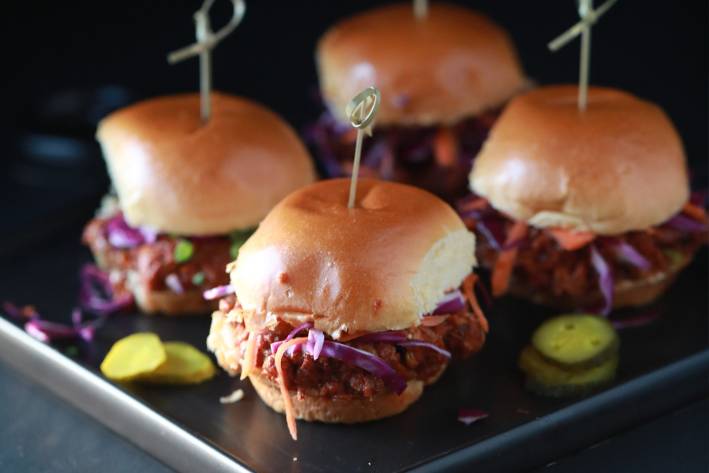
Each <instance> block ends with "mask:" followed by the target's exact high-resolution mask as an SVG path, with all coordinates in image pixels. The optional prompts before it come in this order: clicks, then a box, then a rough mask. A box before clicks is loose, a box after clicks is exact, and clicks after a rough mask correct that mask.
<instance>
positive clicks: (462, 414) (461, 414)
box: [458, 407, 490, 425]
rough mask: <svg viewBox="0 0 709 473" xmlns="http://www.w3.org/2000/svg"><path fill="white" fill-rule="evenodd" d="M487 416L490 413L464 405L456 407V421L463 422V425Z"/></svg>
mask: <svg viewBox="0 0 709 473" xmlns="http://www.w3.org/2000/svg"><path fill="white" fill-rule="evenodd" d="M489 416H490V414H488V413H487V412H485V411H482V410H480V409H470V408H464V407H461V408H460V409H458V421H460V422H462V423H464V424H465V425H470V424H472V423H473V422H477V421H479V420H481V419H485V418H486V417H489Z"/></svg>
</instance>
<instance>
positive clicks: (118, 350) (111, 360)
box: [101, 332, 167, 381]
mask: <svg viewBox="0 0 709 473" xmlns="http://www.w3.org/2000/svg"><path fill="white" fill-rule="evenodd" d="M166 359H167V355H166V354H165V348H163V344H162V342H160V338H158V336H157V335H155V334H154V333H148V332H141V333H134V334H133V335H129V336H127V337H125V338H122V339H120V340H118V341H117V342H116V343H114V344H113V346H112V347H111V349H110V350H109V352H108V354H107V355H106V358H104V360H103V362H102V363H101V372H102V373H103V374H104V376H106V377H107V378H108V379H112V380H114V381H132V380H134V379H137V378H139V377H140V376H142V375H144V374H146V373H150V372H152V371H155V369H157V368H158V367H159V366H160V365H162V364H163V363H164V362H165V360H166Z"/></svg>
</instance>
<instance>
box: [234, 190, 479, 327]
mask: <svg viewBox="0 0 709 473" xmlns="http://www.w3.org/2000/svg"><path fill="white" fill-rule="evenodd" d="M349 182H350V181H349V179H334V180H327V181H321V182H318V183H315V184H312V185H310V186H308V187H305V188H302V189H300V190H298V191H295V192H294V193H292V194H291V195H289V196H288V197H286V198H285V199H284V200H283V201H281V202H280V203H279V204H278V205H277V206H276V207H274V209H273V210H272V211H271V213H269V214H268V216H266V218H265V219H264V220H263V222H261V224H260V225H259V228H258V230H257V231H256V233H254V234H253V235H252V236H251V238H250V239H249V240H248V241H247V242H246V243H245V244H244V245H243V246H242V247H241V250H240V251H239V257H238V258H237V260H236V262H235V264H233V265H231V283H232V286H233V287H234V290H235V292H236V295H237V297H238V299H239V302H240V304H241V306H242V307H243V308H244V310H246V311H251V312H252V313H255V314H261V315H265V314H269V315H270V314H275V315H277V316H279V317H280V318H282V319H285V320H289V319H290V320H293V319H301V320H313V322H314V324H315V327H316V328H318V329H320V330H323V331H324V332H326V333H328V334H330V335H332V336H333V337H334V338H339V337H340V335H341V334H342V333H348V334H355V333H361V332H374V331H381V330H396V329H405V328H409V327H412V326H415V325H418V324H419V323H420V320H421V316H422V315H423V314H426V313H429V312H432V311H433V310H434V309H435V307H436V305H437V303H438V302H439V301H440V300H441V299H442V298H443V296H444V294H445V292H446V291H447V290H450V289H453V288H457V287H459V286H460V284H461V283H462V281H463V279H464V278H465V277H466V276H467V275H468V274H470V272H471V271H472V269H473V265H474V264H475V237H474V236H473V234H472V233H470V232H469V231H468V230H467V229H466V228H465V225H464V224H463V222H462V221H461V220H460V218H459V217H458V215H457V214H456V213H455V212H454V211H453V209H451V208H450V207H449V206H448V205H447V204H446V203H445V202H443V201H442V200H440V199H439V198H438V197H436V196H434V195H433V194H430V193H428V192H426V191H423V190H420V189H417V188H415V187H411V186H406V185H403V184H396V183H391V182H383V181H377V180H372V179H362V180H360V181H359V185H358V187H357V201H356V204H355V207H354V208H353V209H348V208H347V195H348V191H349ZM247 323H248V321H247Z"/></svg>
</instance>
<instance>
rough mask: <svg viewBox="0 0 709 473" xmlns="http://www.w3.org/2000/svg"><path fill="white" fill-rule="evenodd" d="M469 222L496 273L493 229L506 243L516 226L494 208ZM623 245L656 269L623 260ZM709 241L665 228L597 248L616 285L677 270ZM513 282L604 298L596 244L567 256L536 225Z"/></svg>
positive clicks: (560, 294)
mask: <svg viewBox="0 0 709 473" xmlns="http://www.w3.org/2000/svg"><path fill="white" fill-rule="evenodd" d="M482 219H484V226H485V228H477V222H479V221H480V220H482ZM464 220H465V221H466V223H467V225H468V226H469V228H470V229H471V230H474V231H476V233H477V234H478V237H479V238H478V240H477V243H478V245H477V256H478V259H479V260H480V261H481V264H482V265H483V266H484V267H487V268H492V267H493V266H494V264H495V261H496V260H497V257H498V254H499V250H498V249H497V248H496V246H499V243H497V242H495V243H493V242H491V238H495V236H494V235H493V233H495V232H493V231H491V229H495V230H496V233H498V236H497V240H499V241H504V235H505V234H506V232H507V230H509V228H511V226H512V225H513V223H514V222H513V221H512V220H510V219H508V218H507V217H505V216H504V215H502V214H500V213H498V212H495V211H494V210H490V209H483V210H482V211H480V212H479V213H478V218H477V219H476V218H473V217H466V218H465V219H464ZM619 241H623V242H625V243H627V244H629V245H631V246H632V247H633V248H634V249H635V250H636V251H637V252H638V253H640V254H641V255H642V256H643V257H644V258H645V259H646V260H647V261H648V262H649V263H650V267H649V268H648V269H646V270H642V269H640V268H638V267H637V266H634V265H632V264H630V263H628V262H627V261H623V260H622V259H620V258H619V257H618V255H617V253H616V252H615V250H614V248H615V247H617V244H618V242H619ZM706 241H707V234H706V233H702V232H685V231H680V230H677V229H675V228H672V227H669V226H667V225H661V226H658V227H654V228H651V229H648V230H644V231H632V232H628V233H624V234H622V235H617V236H613V237H596V239H595V240H594V241H593V245H594V246H595V248H596V249H597V250H598V251H599V252H600V253H601V255H602V256H603V258H604V259H605V261H606V262H607V263H608V264H609V265H610V267H611V271H612V274H613V280H614V282H615V284H618V283H620V282H622V281H637V280H641V279H645V278H647V277H649V276H650V275H652V274H656V273H659V272H665V271H667V270H668V269H669V268H670V267H676V266H677V265H678V264H680V263H681V262H683V261H688V260H689V259H690V258H692V257H693V255H694V253H695V252H696V251H697V250H698V249H699V248H700V247H701V246H702V245H703V244H705V243H706ZM513 279H514V280H517V281H521V282H522V283H523V284H524V285H528V286H531V288H533V289H534V290H536V291H539V292H542V293H544V294H549V295H552V296H554V297H556V298H568V299H572V298H579V297H583V296H586V295H588V294H589V293H598V294H599V296H600V289H599V286H598V284H599V278H598V274H597V272H596V270H595V269H594V267H593V265H592V264H591V249H590V245H586V246H584V247H583V248H580V249H578V250H574V251H567V250H564V249H563V248H561V247H560V246H559V244H558V243H557V240H556V239H555V238H554V236H553V235H552V234H551V233H550V232H549V231H548V230H545V229H540V228H534V227H531V226H530V227H528V230H527V236H526V238H525V239H524V240H523V241H522V242H521V243H520V244H519V247H518V250H517V258H516V260H515V266H514V270H513Z"/></svg>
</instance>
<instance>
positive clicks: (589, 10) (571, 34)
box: [547, 0, 618, 111]
mask: <svg viewBox="0 0 709 473" xmlns="http://www.w3.org/2000/svg"><path fill="white" fill-rule="evenodd" d="M617 1H618V0H607V1H606V3H604V4H603V5H601V6H600V7H598V9H596V10H594V9H593V0H579V8H578V12H579V17H580V18H581V20H580V21H579V22H578V23H576V24H575V25H574V26H572V27H571V28H569V29H568V30H566V31H565V32H563V33H562V34H560V35H559V36H558V37H556V38H555V39H553V40H552V41H550V42H549V44H548V45H547V46H548V47H549V49H551V50H552V51H558V50H559V49H561V48H562V47H564V46H565V45H566V44H568V43H569V42H570V41H571V40H573V39H574V38H576V37H577V36H579V35H581V55H580V59H579V96H578V107H579V110H581V111H584V110H586V106H587V104H588V81H589V76H590V69H591V26H593V24H594V23H596V22H597V21H598V19H599V18H600V17H601V16H603V14H605V13H606V12H607V11H608V10H609V9H610V8H611V7H612V6H613V5H615V3H616V2H617Z"/></svg>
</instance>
